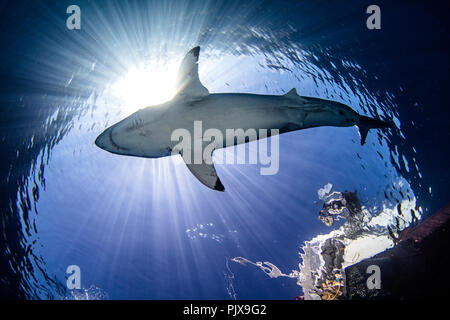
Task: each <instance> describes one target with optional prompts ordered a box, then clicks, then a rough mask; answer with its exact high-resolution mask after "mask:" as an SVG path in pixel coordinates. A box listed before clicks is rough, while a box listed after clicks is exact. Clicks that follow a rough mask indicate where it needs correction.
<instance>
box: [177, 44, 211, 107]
mask: <svg viewBox="0 0 450 320" xmlns="http://www.w3.org/2000/svg"><path fill="white" fill-rule="evenodd" d="M199 55H200V47H195V48H193V49H191V50H190V51H189V52H188V53H187V54H186V55H185V57H184V58H183V61H182V62H181V65H180V68H179V69H178V76H177V81H176V88H177V95H176V97H175V98H183V99H184V100H185V101H190V100H197V99H200V98H203V97H205V96H207V95H209V91H208V89H206V88H205V87H204V86H203V84H202V83H201V82H200V79H199V77H198V57H199Z"/></svg>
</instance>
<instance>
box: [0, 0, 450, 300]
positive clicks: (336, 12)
mask: <svg viewBox="0 0 450 320" xmlns="http://www.w3.org/2000/svg"><path fill="white" fill-rule="evenodd" d="M70 4H72V1H23V2H22V1H21V2H20V4H19V3H17V2H15V1H9V2H8V1H6V2H5V1H2V2H1V4H0V38H1V44H2V45H1V49H0V75H1V78H0V81H1V85H0V99H1V100H0V101H1V129H0V130H1V135H0V138H1V141H2V142H1V143H2V157H1V162H0V163H1V170H0V173H1V188H2V189H1V193H0V197H1V203H0V204H1V217H0V219H1V231H2V232H1V241H0V246H1V258H0V271H1V273H0V297H2V298H14V297H16V298H50V299H61V298H71V297H74V296H75V295H74V293H73V292H71V293H70V292H68V291H67V290H66V289H65V288H66V287H65V283H66V274H65V271H66V268H67V266H69V265H78V266H80V268H81V274H82V279H81V281H82V287H83V290H85V291H81V293H79V294H78V293H77V296H85V295H87V292H88V291H89V290H91V291H93V292H100V293H101V294H100V295H99V297H100V296H101V297H109V298H113V299H118V298H124V299H128V298H134V299H142V298H153V299H168V298H177V299H184V298H190V299H196V298H208V299H214V298H219V299H229V298H236V297H237V298H240V299H243V298H256V299H257V298H269V299H292V298H293V297H295V296H296V295H299V293H300V292H301V288H300V287H298V286H296V285H295V283H294V282H292V281H290V280H289V279H286V280H276V281H275V280H273V281H271V279H269V280H268V279H266V277H265V275H264V274H259V273H257V272H256V273H255V272H253V271H252V270H249V269H245V268H239V266H237V267H236V266H234V265H230V264H228V262H227V258H229V257H233V256H244V257H248V258H249V259H252V260H255V259H265V261H271V262H273V263H275V264H276V265H277V266H278V267H280V268H281V269H283V270H291V269H293V268H295V267H296V266H297V265H298V263H299V256H298V251H299V245H300V244H301V243H302V242H303V241H304V240H307V239H310V238H312V237H313V236H314V235H316V234H317V233H319V232H324V231H326V230H327V229H326V227H324V226H323V225H322V224H321V223H320V222H319V221H318V220H317V211H318V205H317V204H316V203H315V201H316V200H317V190H318V189H319V188H320V187H322V186H324V185H325V184H326V183H328V182H331V183H332V184H333V186H334V187H335V188H336V189H337V190H345V189H347V190H357V191H358V194H359V196H360V198H361V201H362V202H363V203H364V204H365V205H366V206H367V207H369V208H372V210H374V211H376V210H377V208H381V207H382V206H385V207H390V208H392V207H394V206H395V205H396V204H397V203H398V202H399V201H401V200H405V199H408V198H409V199H411V200H413V199H414V200H415V201H416V210H418V208H419V207H421V208H423V213H424V216H427V215H428V214H431V213H432V212H434V211H435V210H437V209H438V208H439V207H440V206H442V205H444V204H445V202H446V201H448V199H449V191H448V188H447V187H448V183H447V182H448V180H449V174H448V170H447V169H448V161H449V157H448V155H447V150H446V148H447V146H448V142H446V141H449V138H450V137H449V130H448V115H449V112H448V108H447V107H446V106H447V100H448V99H447V96H445V95H444V94H445V92H444V88H446V87H447V86H448V74H449V68H448V51H447V48H448V34H449V33H448V26H447V22H446V20H445V19H446V16H445V10H442V9H441V8H439V7H437V8H436V7H432V5H431V4H426V3H425V2H423V3H422V4H419V3H415V2H412V1H408V2H406V1H395V4H394V3H393V1H378V4H379V5H380V7H381V8H382V29H381V30H378V31H369V30H368V29H367V28H366V26H365V21H366V18H367V15H366V13H365V11H366V8H367V7H368V5H370V4H372V3H371V2H369V1H341V2H340V3H337V2H333V3H331V2H330V1H298V0H296V1H273V2H271V1H266V2H260V1H258V2H253V1H237V2H233V1H223V2H221V1H184V2H182V1H112V0H111V1H77V4H78V5H79V6H80V8H81V13H82V22H81V30H79V31H72V30H68V29H67V28H66V18H67V14H66V13H65V12H66V8H67V7H68V6H69V5H70ZM196 45H200V46H201V48H202V49H201V55H200V62H199V66H200V67H199V73H200V79H201V81H202V82H203V84H204V85H205V86H206V87H207V88H208V89H209V90H210V92H249V93H260V94H282V93H284V92H287V91H288V90H290V89H291V88H293V87H295V88H296V89H297V91H298V92H299V94H300V95H305V96H315V97H320V98H325V99H331V100H336V101H340V102H343V103H346V104H348V105H350V106H351V107H352V108H353V109H355V110H357V111H358V112H360V113H362V114H366V115H370V116H373V117H378V118H382V119H387V120H389V121H392V122H393V123H395V125H396V128H395V129H393V130H390V131H386V132H381V131H376V130H375V131H374V132H371V133H370V134H369V137H368V141H367V143H366V146H364V147H361V146H360V144H359V136H358V133H357V131H356V129H355V128H332V127H322V128H314V129H308V130H303V131H298V132H292V133H289V134H284V135H282V136H281V137H280V155H281V156H280V172H279V174H277V175H274V176H261V175H259V167H258V166H256V165H218V166H217V171H218V174H219V176H220V177H221V180H222V181H223V183H224V185H226V186H227V191H226V192H225V193H218V192H213V191H211V190H209V189H207V188H205V187H204V186H203V185H201V184H200V183H198V181H196V180H195V178H194V177H192V176H191V174H190V173H189V172H188V170H187V169H186V168H185V167H184V166H179V165H176V164H174V162H173V161H172V159H171V158H164V159H159V160H149V159H140V158H130V157H121V156H116V155H112V154H109V153H106V152H104V151H103V150H101V149H99V148H97V147H96V146H95V145H94V143H93V142H94V140H95V137H96V136H97V135H98V134H99V133H100V132H101V131H102V130H104V128H105V127H107V126H108V125H111V124H113V123H114V122H116V121H118V120H120V119H122V118H123V117H124V116H126V115H128V114H130V113H132V112H133V111H136V110H137V109H139V108H141V107H143V106H146V105H151V104H154V103H158V102H162V101H164V100H165V99H170V97H171V94H173V90H172V89H171V88H172V81H173V79H174V77H175V73H176V69H177V67H178V63H179V62H180V61H181V58H182V57H183V56H184V54H185V53H186V52H187V51H188V50H189V49H190V48H192V47H194V46H196ZM252 147H255V145H252V144H250V145H249V146H248V148H252ZM223 152H231V150H228V149H227V150H224V151H223ZM216 156H217V155H216ZM418 212H419V211H417V212H415V214H416V215H417V216H419V213H418Z"/></svg>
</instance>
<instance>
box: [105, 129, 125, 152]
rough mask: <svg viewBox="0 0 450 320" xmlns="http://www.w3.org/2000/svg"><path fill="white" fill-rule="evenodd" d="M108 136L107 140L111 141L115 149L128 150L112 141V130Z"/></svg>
mask: <svg viewBox="0 0 450 320" xmlns="http://www.w3.org/2000/svg"><path fill="white" fill-rule="evenodd" d="M108 137H109V141H110V142H111V145H112V146H113V147H114V148H116V149H118V150H121V151H129V150H128V149H127V148H123V147H121V146H119V145H118V144H117V143H115V142H114V139H113V137H112V130H111V131H109V134H108Z"/></svg>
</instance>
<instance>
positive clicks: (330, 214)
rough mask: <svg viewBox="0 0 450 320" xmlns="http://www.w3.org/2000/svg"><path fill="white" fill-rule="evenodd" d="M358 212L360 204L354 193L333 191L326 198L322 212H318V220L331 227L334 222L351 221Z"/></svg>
mask: <svg viewBox="0 0 450 320" xmlns="http://www.w3.org/2000/svg"><path fill="white" fill-rule="evenodd" d="M360 211H361V203H360V202H359V199H358V196H357V195H356V191H355V192H351V191H344V192H338V191H333V192H332V193H330V194H328V195H327V196H326V200H325V203H324V204H323V207H322V210H320V212H319V220H321V221H322V222H323V223H324V224H325V225H327V226H328V227H331V226H332V225H333V224H334V221H335V220H339V219H347V220H348V219H351V218H352V217H354V216H355V215H356V214H357V213H358V212H360Z"/></svg>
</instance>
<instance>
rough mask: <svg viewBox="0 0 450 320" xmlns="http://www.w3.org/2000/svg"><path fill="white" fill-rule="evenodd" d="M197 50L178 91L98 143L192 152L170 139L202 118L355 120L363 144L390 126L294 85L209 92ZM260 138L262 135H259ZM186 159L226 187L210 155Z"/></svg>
mask: <svg viewBox="0 0 450 320" xmlns="http://www.w3.org/2000/svg"><path fill="white" fill-rule="evenodd" d="M199 53H200V47H195V48H193V49H191V50H190V51H189V52H188V53H187V54H186V56H185V57H184V59H183V60H182V62H181V66H180V68H179V71H178V77H177V82H176V85H177V94H176V95H175V96H174V98H173V99H172V100H170V101H168V102H166V103H163V104H160V105H157V106H150V107H147V108H144V109H141V110H139V111H137V112H135V113H134V114H132V115H130V116H129V117H127V118H125V119H123V120H122V121H120V122H118V123H116V124H114V125H113V126H111V127H109V128H107V129H106V130H105V131H104V132H103V133H102V134H100V135H99V136H98V137H97V139H96V140H95V144H96V145H97V146H98V147H100V148H102V149H104V150H106V151H109V152H111V153H114V154H119V155H128V156H136V157H145V158H160V157H165V156H170V155H173V154H174V153H180V154H182V153H183V152H191V150H187V151H186V150H181V151H180V150H176V149H174V147H176V144H177V141H172V137H171V135H172V132H173V131H174V130H176V129H178V128H185V129H186V130H188V131H190V132H193V128H194V122H195V121H202V126H203V128H204V129H205V130H206V129H208V128H216V129H218V130H220V131H222V132H223V134H224V136H225V131H226V129H232V128H235V129H238V128H240V129H243V130H247V129H250V128H253V129H256V131H259V129H266V130H268V129H277V130H278V132H279V133H280V134H281V133H285V132H291V131H295V130H301V129H307V128H313V127H319V126H335V127H348V126H353V125H356V126H357V127H358V129H359V133H360V137H361V145H364V143H365V140H366V137H367V133H368V131H369V129H372V128H388V127H391V125H390V124H388V123H387V122H385V121H382V120H378V119H373V118H369V117H366V116H363V115H359V114H358V113H357V112H355V111H354V110H352V109H351V108H350V107H348V106H346V105H344V104H342V103H339V102H335V101H330V100H324V99H319V98H312V97H303V96H299V95H298V94H297V91H296V89H295V88H294V89H292V90H290V91H289V92H288V93H286V94H284V95H260V94H247V93H217V94H210V93H209V91H208V89H206V88H205V87H204V86H203V85H202V83H201V82H200V80H199V76H198V58H199ZM260 138H263V137H260V136H257V137H256V139H260ZM253 140H255V139H253ZM248 141H252V139H250V140H248V139H247V140H245V141H236V140H235V139H233V141H232V142H231V143H230V142H229V141H221V142H220V143H218V144H216V145H215V147H214V149H218V148H223V147H228V146H231V145H236V144H239V143H245V142H248ZM214 149H212V150H211V153H212V152H213V150H214ZM186 165H187V167H188V168H189V170H190V171H191V172H192V173H193V174H194V176H195V177H196V178H197V179H198V180H200V181H201V182H202V183H203V184H204V185H206V186H207V187H209V188H211V189H214V190H218V191H224V190H225V188H224V186H223V184H222V182H221V181H220V179H219V177H218V176H217V173H216V170H215V168H214V164H213V163H212V162H211V161H206V160H205V159H202V160H201V161H200V163H198V162H197V163H186Z"/></svg>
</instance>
